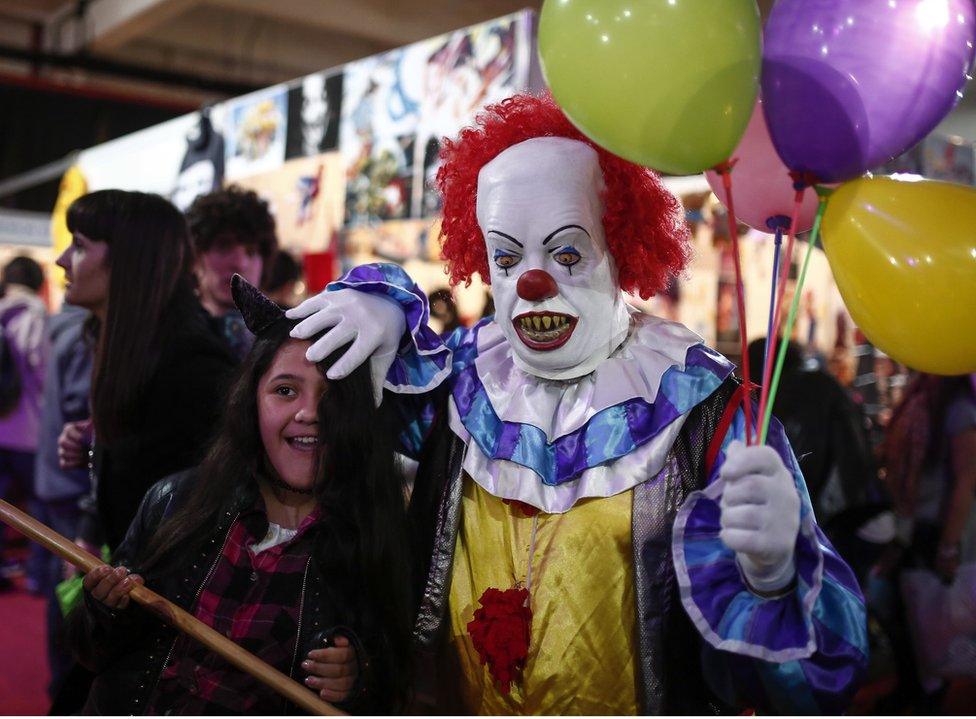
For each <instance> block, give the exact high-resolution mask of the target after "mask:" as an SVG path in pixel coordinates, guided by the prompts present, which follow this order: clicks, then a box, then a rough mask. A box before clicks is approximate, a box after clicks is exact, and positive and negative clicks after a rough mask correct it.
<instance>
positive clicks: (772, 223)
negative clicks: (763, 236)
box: [766, 215, 792, 232]
mask: <svg viewBox="0 0 976 719" xmlns="http://www.w3.org/2000/svg"><path fill="white" fill-rule="evenodd" d="M791 224H792V222H791V220H790V218H789V217H787V216H786V215H773V216H772V217H768V218H766V227H767V229H770V230H772V231H773V232H775V231H776V230H783V231H784V232H788V231H789V229H790V225H791Z"/></svg>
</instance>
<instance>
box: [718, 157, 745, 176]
mask: <svg viewBox="0 0 976 719" xmlns="http://www.w3.org/2000/svg"><path fill="white" fill-rule="evenodd" d="M738 161H739V158H737V157H736V158H733V159H731V160H726V161H725V162H720V163H718V164H717V165H715V167H713V168H712V169H713V170H715V172H717V173H718V174H719V175H728V174H731V172H732V168H734V167H735V164H736V163H737V162H738Z"/></svg>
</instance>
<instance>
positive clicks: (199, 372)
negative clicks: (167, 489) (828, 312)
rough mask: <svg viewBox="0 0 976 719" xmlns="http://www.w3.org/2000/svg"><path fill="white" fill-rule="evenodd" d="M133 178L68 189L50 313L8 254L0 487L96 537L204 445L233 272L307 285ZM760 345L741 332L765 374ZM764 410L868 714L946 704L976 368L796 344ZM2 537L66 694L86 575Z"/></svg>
mask: <svg viewBox="0 0 976 719" xmlns="http://www.w3.org/2000/svg"><path fill="white" fill-rule="evenodd" d="M137 194H138V193H121V192H116V191H105V192H99V193H93V194H91V195H88V196H86V197H84V198H82V199H81V200H79V201H78V202H76V203H75V204H74V205H73V206H72V209H71V211H70V213H69V216H68V223H69V228H70V229H71V230H72V233H73V241H72V245H71V246H70V247H69V248H68V249H67V250H66V251H65V253H64V254H63V255H62V256H61V258H60V259H59V260H58V264H59V265H60V266H61V267H63V268H64V269H65V271H66V274H67V278H68V285H67V290H66V295H65V298H66V302H65V304H64V306H63V307H62V308H61V309H60V310H59V311H58V312H57V313H55V314H50V315H49V314H48V309H47V307H46V306H45V304H44V302H43V301H42V299H41V289H42V285H43V283H44V281H45V280H44V273H43V271H42V269H41V267H39V266H38V265H37V263H35V262H34V261H33V260H31V259H29V258H27V257H16V258H14V259H13V260H12V261H10V262H9V263H8V264H7V265H6V266H5V267H4V268H3V270H2V293H3V294H2V297H0V368H2V373H0V495H2V498H4V499H12V500H16V501H18V502H21V503H23V504H25V505H26V506H27V507H28V508H29V511H30V513H31V514H32V515H34V516H35V517H37V518H38V519H40V520H41V521H42V522H44V523H45V524H47V525H49V526H50V527H52V528H53V529H54V530H56V531H57V532H59V533H61V534H63V535H65V536H67V537H70V538H72V539H75V540H76V541H77V542H78V543H79V544H80V545H81V546H83V547H85V548H86V549H88V550H89V551H91V552H92V553H95V554H100V553H101V552H102V551H103V548H108V549H109V550H114V549H115V548H117V547H118V546H119V545H120V544H121V543H122V542H123V538H124V537H125V535H126V530H127V528H128V527H129V526H130V523H131V522H132V520H133V518H134V517H135V516H136V512H137V508H138V507H139V505H140V503H141V502H142V500H143V498H144V495H145V494H146V492H147V491H148V490H149V488H150V487H152V486H153V484H154V483H155V482H156V481H157V480H159V479H161V478H163V477H166V476H168V475H172V474H173V473H176V472H180V471H182V470H186V469H188V468H190V467H193V466H194V465H196V464H197V463H199V462H200V460H201V458H202V456H203V452H204V449H205V446H206V444H207V442H208V441H209V439H210V434H211V432H212V428H213V427H214V426H215V425H216V424H217V423H218V421H219V420H220V417H221V414H222V408H223V402H224V399H223V398H224V396H225V392H226V390H227V387H228V386H229V384H230V382H231V378H232V376H233V375H234V373H235V368H236V367H238V365H239V364H240V363H241V362H242V360H244V359H245V358H246V357H247V356H248V354H249V352H250V350H251V345H252V343H253V342H254V335H253V334H252V332H250V331H249V330H248V327H247V326H246V323H245V318H244V317H243V316H242V313H241V311H240V309H239V308H238V306H237V304H236V303H235V298H234V296H233V295H232V292H231V278H232V277H233V275H235V274H239V275H241V276H242V277H243V278H244V279H246V280H247V281H248V282H250V283H251V284H252V285H254V286H255V287H260V288H261V289H262V291H263V292H264V293H265V294H266V295H267V297H269V298H271V299H272V300H273V301H274V302H275V303H277V304H278V305H279V306H280V307H283V308H287V307H292V306H294V305H295V304H297V303H298V302H299V301H300V300H301V299H302V297H301V295H302V294H303V291H304V285H303V283H302V270H301V266H300V264H299V263H298V262H297V261H296V260H295V259H294V258H293V257H291V256H290V255H289V254H288V253H287V252H284V251H282V250H280V249H279V248H278V243H277V240H276V235H275V223H274V219H273V217H272V215H271V213H270V212H269V210H268V207H267V205H266V203H264V202H263V201H262V200H260V199H259V198H258V197H257V196H256V195H255V194H254V193H253V192H245V191H242V190H239V189H235V188H229V189H225V190H220V191H217V192H214V193H212V194H210V195H206V196H203V197H200V198H198V199H197V200H196V201H195V202H194V203H193V205H192V206H191V207H190V208H189V210H188V212H187V213H186V216H185V218H184V216H183V215H182V214H181V213H179V212H178V211H177V210H176V209H175V208H173V207H172V206H171V205H169V203H168V202H166V201H165V200H162V199H161V198H157V197H153V196H148V195H139V196H137V197H136V196H135V195H137ZM187 229H188V233H189V234H188V236H187ZM105 238H111V239H109V241H107V242H106V241H105ZM145 238H152V239H153V242H148V243H147V242H145V241H144V239H145ZM187 242H189V244H187ZM147 247H152V250H151V251H147V249H146V248H147ZM107 254H108V255H110V257H111V261H110V262H107V261H106V255H107ZM430 302H431V314H432V316H433V318H434V320H435V324H436V325H437V330H438V331H440V332H441V333H443V334H444V335H445V336H446V335H447V334H449V333H450V332H451V331H453V330H454V329H455V328H456V327H457V326H458V325H459V319H458V315H457V311H456V308H455V307H454V305H453V301H452V299H451V294H450V291H448V290H442V291H439V292H436V293H434V294H432V295H431V297H430ZM763 352H764V340H757V341H755V342H753V344H752V345H751V347H750V353H751V354H752V355H753V357H752V359H751V363H750V364H751V367H752V368H754V369H756V370H757V371H758V368H761V367H762V357H763ZM753 380H754V381H756V382H758V381H759V378H758V376H757V377H754V378H753ZM135 388H138V392H137V391H135ZM774 414H775V416H776V417H777V418H778V419H779V420H780V421H781V422H782V423H783V425H784V426H785V429H786V433H787V434H788V436H789V439H790V442H791V443H792V445H793V447H794V450H795V453H796V455H797V458H798V460H799V463H800V466H801V468H802V470H803V474H804V477H805V479H806V482H807V487H808V489H809V492H810V495H811V499H812V502H813V506H814V508H815V511H816V515H817V519H818V521H819V523H820V525H821V527H823V529H824V531H825V532H826V533H827V535H828V537H829V538H830V540H831V541H832V543H833V544H834V546H835V547H836V548H837V549H838V550H839V552H840V553H841V554H842V556H843V557H844V558H845V559H846V560H847V561H848V562H849V563H850V565H851V566H852V567H853V569H854V570H855V572H856V573H857V576H858V579H859V581H860V583H861V587H862V590H863V592H864V594H865V596H866V598H867V600H868V606H869V625H868V634H869V643H870V647H871V655H872V656H871V677H870V678H871V679H872V680H875V681H881V680H882V679H886V678H887V679H888V680H890V686H891V687H892V689H891V691H890V692H888V693H887V694H886V695H885V696H883V697H881V698H880V699H879V700H878V701H877V702H876V704H875V706H874V711H876V712H877V713H891V712H894V713H904V712H905V711H906V710H908V711H913V712H916V713H932V712H937V711H938V710H939V708H940V706H941V702H942V699H943V697H944V694H945V691H946V687H947V686H948V683H949V682H951V681H952V680H953V679H955V678H958V677H973V676H976V521H974V520H973V516H974V512H973V499H974V492H976V376H964V377H937V376H932V375H925V374H919V373H915V372H910V371H908V370H906V369H905V368H904V367H901V366H899V365H898V364H897V363H895V362H893V361H892V360H890V359H889V358H887V357H885V356H883V355H881V354H879V353H878V352H876V351H875V350H874V349H873V348H871V347H870V345H869V344H867V342H866V341H865V342H863V343H861V344H858V345H855V346H854V347H850V346H846V345H844V344H843V343H841V344H839V345H838V347H836V348H835V349H834V350H833V351H832V352H831V353H830V354H829V356H824V355H823V354H822V353H820V352H818V351H817V350H816V349H815V348H812V347H807V346H803V345H802V344H798V343H795V342H794V343H792V344H791V345H790V347H789V350H788V352H787V354H786V359H785V365H784V373H783V377H782V382H781V386H780V389H779V393H778V395H777V397H776V401H775V405H774ZM95 427H97V428H98V429H97V431H96V430H95V429H94V428H95ZM5 536H9V535H6V534H5V533H3V532H0V558H2V559H3V565H2V575H0V590H6V591H10V590H11V589H12V587H13V583H12V581H11V580H12V578H13V577H17V576H23V577H24V580H23V581H24V586H25V587H26V589H27V590H29V591H30V592H33V593H36V594H38V595H42V596H44V597H45V598H46V599H47V601H48V612H47V632H48V647H47V651H48V662H49V665H50V669H51V686H50V696H51V698H52V699H56V700H57V701H56V703H55V709H56V710H61V711H62V712H64V713H71V712H73V711H77V710H78V709H79V708H80V702H82V701H84V695H85V694H86V693H87V686H88V684H89V683H90V681H91V678H90V676H87V677H86V676H85V674H84V671H83V670H81V669H80V667H78V665H76V664H75V663H74V661H73V658H72V656H71V653H70V652H69V651H68V649H67V648H66V646H65V643H64V632H63V625H64V619H65V616H66V612H67V610H68V609H69V608H70V606H71V604H72V601H75V602H76V601H77V594H78V591H79V589H78V584H79V582H80V578H79V577H77V576H76V573H75V570H74V569H73V568H71V567H70V566H65V565H63V564H62V562H61V561H60V560H59V559H57V558H55V557H53V556H52V555H50V554H47V553H46V552H45V551H44V550H41V549H39V548H37V547H33V548H32V549H31V551H30V554H29V556H28V557H27V558H26V560H23V561H17V562H15V561H14V560H13V559H12V558H11V557H12V555H10V553H9V552H7V551H6V550H8V549H9V548H8V547H5V546H4V545H3V544H2V541H3V538H4V537H5ZM72 585H73V586H74V596H75V599H74V600H73V599H72V589H71V587H72Z"/></svg>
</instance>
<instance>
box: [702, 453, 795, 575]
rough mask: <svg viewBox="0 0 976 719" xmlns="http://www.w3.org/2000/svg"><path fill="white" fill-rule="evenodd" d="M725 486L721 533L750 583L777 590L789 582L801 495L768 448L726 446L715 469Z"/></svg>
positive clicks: (786, 470) (784, 467) (777, 458)
mask: <svg viewBox="0 0 976 719" xmlns="http://www.w3.org/2000/svg"><path fill="white" fill-rule="evenodd" d="M719 476H720V477H721V479H722V480H723V482H724V484H725V486H724V489H723V491H722V501H721V505H720V506H721V510H722V517H721V526H722V530H721V533H720V535H719V536H720V537H721V539H722V541H723V542H724V543H725V545H726V546H727V547H728V548H729V549H731V550H733V551H734V552H735V553H736V559H737V560H738V562H739V567H740V569H741V570H742V573H743V574H744V575H745V578H746V581H747V582H748V583H749V586H750V587H752V588H753V589H755V590H756V591H758V592H761V593H770V592H776V591H779V590H781V589H783V588H784V587H786V586H787V585H788V584H789V583H790V582H792V581H793V575H794V574H795V566H794V562H793V551H794V546H795V545H796V535H797V533H798V532H799V531H800V495H799V494H798V493H797V491H796V485H795V484H794V482H793V475H792V474H791V473H790V471H789V470H788V469H787V468H786V466H785V465H784V464H783V460H782V459H780V456H779V455H778V454H777V453H776V452H775V451H774V450H773V449H772V448H770V447H746V446H745V445H744V444H742V442H739V441H735V442H732V443H731V444H730V445H729V449H728V454H727V458H726V460H725V464H723V465H722V469H721V471H720V472H719Z"/></svg>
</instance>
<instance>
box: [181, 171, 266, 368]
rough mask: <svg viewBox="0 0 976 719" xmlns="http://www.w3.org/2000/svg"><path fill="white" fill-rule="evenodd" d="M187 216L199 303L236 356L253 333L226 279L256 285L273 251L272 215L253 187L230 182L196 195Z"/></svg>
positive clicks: (248, 345) (243, 353) (243, 348)
mask: <svg viewBox="0 0 976 719" xmlns="http://www.w3.org/2000/svg"><path fill="white" fill-rule="evenodd" d="M186 219H187V222H188V223H189V226H190V233H191V235H192V237H193V245H194V251H195V252H196V261H197V265H196V273H197V282H198V285H199V292H200V303H201V304H202V305H203V306H204V308H205V309H206V310H207V312H208V313H209V314H210V316H211V318H212V325H213V327H214V330H215V331H216V332H217V334H218V335H219V336H220V337H222V338H223V339H224V341H225V342H226V343H227V344H228V346H229V347H230V349H231V351H232V352H233V353H234V355H235V356H237V357H238V358H239V359H241V358H243V357H244V355H246V354H247V351H248V350H249V349H250V346H251V341H252V336H251V334H250V333H249V332H248V331H247V328H246V327H245V326H244V320H243V318H242V317H241V315H240V312H239V311H238V310H237V306H236V305H235V304H234V298H233V297H232V296H231V290H230V280H231V278H232V277H233V276H234V275H235V274H239V275H241V276H242V277H244V279H246V280H247V281H248V282H250V283H251V284H253V285H255V286H260V285H261V280H262V278H263V277H264V274H265V268H266V267H269V266H270V263H271V259H272V258H273V257H274V255H275V253H276V252H277V251H278V237H277V235H276V234H275V220H274V217H273V216H272V215H271V212H270V210H269V209H268V203H267V202H265V201H264V200H262V199H261V198H260V197H258V195H257V194H256V193H255V192H253V191H251V190H244V189H242V188H240V187H236V186H230V187H227V188H224V189H222V190H216V191H214V192H211V193H209V194H207V195H201V196H199V197H197V198H196V199H195V200H194V201H193V204H192V205H190V208H189V209H188V210H187V211H186Z"/></svg>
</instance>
